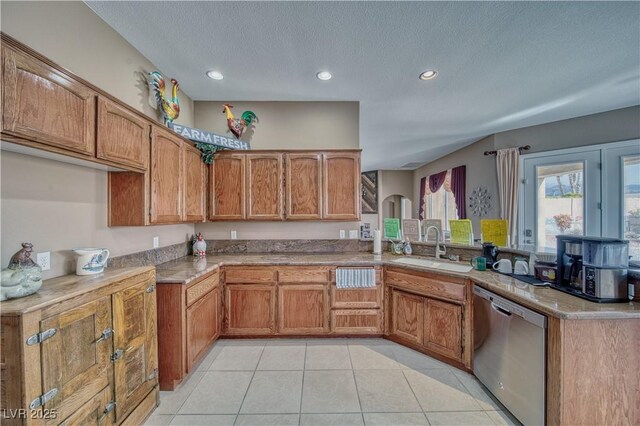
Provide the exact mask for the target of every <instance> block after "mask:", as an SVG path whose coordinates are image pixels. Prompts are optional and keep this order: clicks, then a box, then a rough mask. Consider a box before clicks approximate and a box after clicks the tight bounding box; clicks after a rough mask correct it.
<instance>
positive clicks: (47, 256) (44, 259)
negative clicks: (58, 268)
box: [36, 251, 51, 271]
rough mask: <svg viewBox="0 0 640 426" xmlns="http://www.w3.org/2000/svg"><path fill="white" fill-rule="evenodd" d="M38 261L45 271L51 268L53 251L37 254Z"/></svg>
mask: <svg viewBox="0 0 640 426" xmlns="http://www.w3.org/2000/svg"><path fill="white" fill-rule="evenodd" d="M36 263H37V264H38V265H40V267H41V268H42V270H43V271H48V270H49V269H51V252H49V251H45V252H44V253H38V254H37V255H36Z"/></svg>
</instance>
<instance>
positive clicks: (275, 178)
mask: <svg viewBox="0 0 640 426" xmlns="http://www.w3.org/2000/svg"><path fill="white" fill-rule="evenodd" d="M246 158H247V160H246V162H247V163H246V176H247V187H246V188H247V207H246V208H247V219H248V220H282V219H284V208H283V204H282V193H283V188H282V179H283V160H282V154H280V153H266V154H248V155H247V157H246Z"/></svg>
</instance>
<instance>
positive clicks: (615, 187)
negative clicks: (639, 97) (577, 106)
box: [518, 140, 640, 260]
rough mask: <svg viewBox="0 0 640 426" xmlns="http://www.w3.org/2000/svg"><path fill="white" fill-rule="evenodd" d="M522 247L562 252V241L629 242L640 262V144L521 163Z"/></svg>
mask: <svg viewBox="0 0 640 426" xmlns="http://www.w3.org/2000/svg"><path fill="white" fill-rule="evenodd" d="M521 161H522V163H521V166H522V167H521V168H520V170H521V173H522V177H523V186H522V190H521V192H520V205H519V218H518V224H519V232H518V234H519V236H520V242H521V243H524V244H527V245H535V246H537V247H538V248H540V249H543V248H549V249H555V248H556V235H560V234H574V235H589V236H596V237H597V236H603V237H613V238H625V239H627V240H629V254H630V255H631V256H632V258H633V259H634V260H638V259H640V141H638V140H633V141H625V142H616V143H611V144H605V145H598V146H593V147H581V148H576V149H567V150H559V151H552V152H546V153H540V154H529V155H523V156H522V158H521Z"/></svg>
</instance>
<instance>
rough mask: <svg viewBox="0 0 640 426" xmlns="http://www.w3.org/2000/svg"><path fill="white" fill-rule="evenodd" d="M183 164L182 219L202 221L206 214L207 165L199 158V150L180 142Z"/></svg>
mask: <svg viewBox="0 0 640 426" xmlns="http://www.w3.org/2000/svg"><path fill="white" fill-rule="evenodd" d="M182 149H183V160H184V165H183V167H182V170H183V176H184V184H183V194H184V197H183V204H182V205H183V211H182V214H183V220H184V221H186V222H202V221H204V220H205V219H206V214H207V173H208V167H207V165H206V164H205V163H204V162H203V161H202V160H201V159H200V150H198V149H197V148H195V147H194V146H192V145H191V144H189V143H183V144H182Z"/></svg>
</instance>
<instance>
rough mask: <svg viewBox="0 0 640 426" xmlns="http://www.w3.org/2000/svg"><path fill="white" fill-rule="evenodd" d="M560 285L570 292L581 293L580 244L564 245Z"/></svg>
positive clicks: (577, 242) (572, 242)
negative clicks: (576, 291) (567, 288)
mask: <svg viewBox="0 0 640 426" xmlns="http://www.w3.org/2000/svg"><path fill="white" fill-rule="evenodd" d="M562 263H563V265H564V270H563V276H562V281H563V282H562V284H563V285H565V286H568V287H569V288H571V289H572V290H578V291H582V242H581V241H566V242H565V243H564V255H563V262H562Z"/></svg>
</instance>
